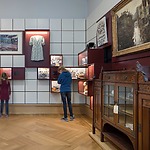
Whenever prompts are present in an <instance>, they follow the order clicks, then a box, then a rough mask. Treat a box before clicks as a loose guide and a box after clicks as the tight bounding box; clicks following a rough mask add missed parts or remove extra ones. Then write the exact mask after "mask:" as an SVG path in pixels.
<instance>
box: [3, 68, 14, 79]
mask: <svg viewBox="0 0 150 150" xmlns="http://www.w3.org/2000/svg"><path fill="white" fill-rule="evenodd" d="M3 72H5V73H6V74H7V76H8V79H9V80H11V79H12V68H0V76H2V73H3Z"/></svg>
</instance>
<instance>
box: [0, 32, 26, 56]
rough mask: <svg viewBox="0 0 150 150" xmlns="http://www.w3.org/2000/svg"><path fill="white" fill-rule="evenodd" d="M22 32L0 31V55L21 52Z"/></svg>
mask: <svg viewBox="0 0 150 150" xmlns="http://www.w3.org/2000/svg"><path fill="white" fill-rule="evenodd" d="M22 37H23V34H22V32H11V31H7V32H0V55H1V54H22Z"/></svg>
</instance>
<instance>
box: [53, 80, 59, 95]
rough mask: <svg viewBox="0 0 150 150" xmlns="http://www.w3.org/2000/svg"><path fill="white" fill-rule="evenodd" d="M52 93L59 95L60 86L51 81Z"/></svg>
mask: <svg viewBox="0 0 150 150" xmlns="http://www.w3.org/2000/svg"><path fill="white" fill-rule="evenodd" d="M51 92H54V93H59V92H60V84H58V83H57V81H51Z"/></svg>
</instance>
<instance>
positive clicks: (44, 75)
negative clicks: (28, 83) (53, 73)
mask: <svg viewBox="0 0 150 150" xmlns="http://www.w3.org/2000/svg"><path fill="white" fill-rule="evenodd" d="M38 79H49V68H38Z"/></svg>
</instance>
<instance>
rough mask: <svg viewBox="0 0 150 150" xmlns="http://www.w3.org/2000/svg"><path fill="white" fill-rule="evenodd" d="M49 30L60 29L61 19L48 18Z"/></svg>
mask: <svg viewBox="0 0 150 150" xmlns="http://www.w3.org/2000/svg"><path fill="white" fill-rule="evenodd" d="M50 30H51V31H53V30H59V31H60V30H61V19H50Z"/></svg>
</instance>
